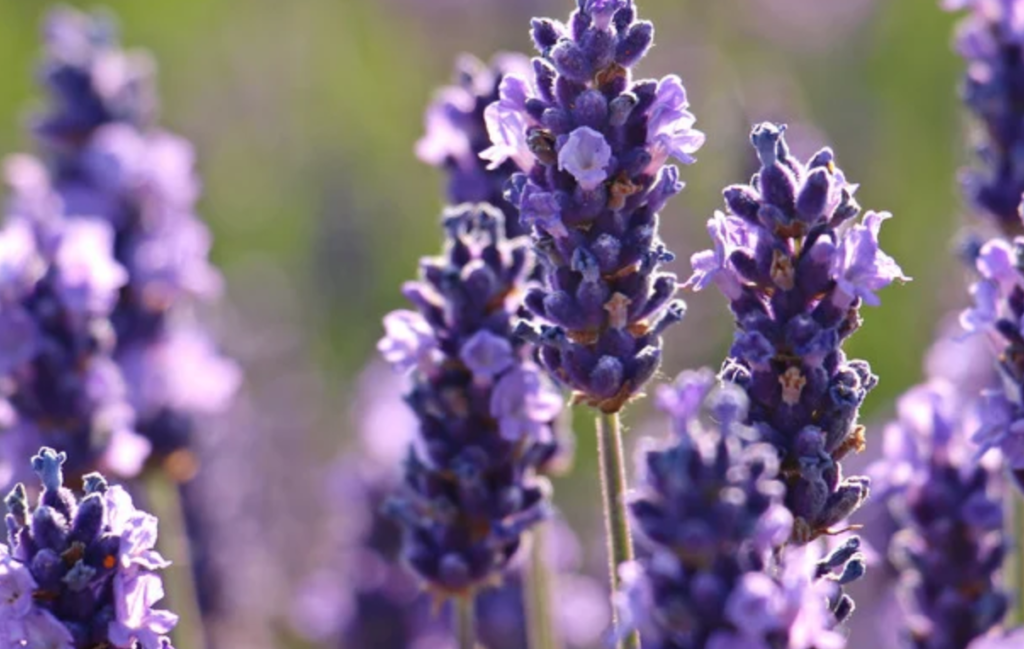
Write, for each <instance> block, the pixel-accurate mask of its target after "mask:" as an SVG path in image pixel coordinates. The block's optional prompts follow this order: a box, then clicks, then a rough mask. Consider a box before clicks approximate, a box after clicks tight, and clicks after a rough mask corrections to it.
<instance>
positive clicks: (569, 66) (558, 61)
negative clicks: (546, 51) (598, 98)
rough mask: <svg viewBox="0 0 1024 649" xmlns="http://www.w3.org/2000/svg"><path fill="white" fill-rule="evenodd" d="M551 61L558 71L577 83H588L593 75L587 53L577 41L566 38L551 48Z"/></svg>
mask: <svg viewBox="0 0 1024 649" xmlns="http://www.w3.org/2000/svg"><path fill="white" fill-rule="evenodd" d="M551 62H552V63H554V64H555V68H556V69H557V70H558V73H559V74H560V75H561V76H563V77H565V78H566V79H568V80H569V81H574V82H576V83H586V82H587V81H589V80H590V77H591V67H590V63H589V61H588V60H587V56H586V54H585V53H584V52H583V50H581V49H580V48H579V46H578V45H576V43H574V42H572V41H568V40H564V41H561V42H559V43H558V45H556V46H555V47H554V48H553V49H552V50H551Z"/></svg>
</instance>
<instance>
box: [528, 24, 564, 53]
mask: <svg viewBox="0 0 1024 649" xmlns="http://www.w3.org/2000/svg"><path fill="white" fill-rule="evenodd" d="M530 36H531V37H533V45H534V47H536V48H537V51H538V52H540V53H541V54H544V53H546V52H547V51H548V50H549V49H550V48H552V47H554V46H555V44H556V43H558V40H559V39H560V38H561V37H562V26H561V25H559V24H558V23H557V22H555V21H554V20H551V19H549V18H534V19H533V20H531V21H530Z"/></svg>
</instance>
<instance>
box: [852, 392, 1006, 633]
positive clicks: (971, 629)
mask: <svg viewBox="0 0 1024 649" xmlns="http://www.w3.org/2000/svg"><path fill="white" fill-rule="evenodd" d="M990 409H991V406H990V405H989V404H986V403H984V402H981V401H979V400H978V399H977V398H976V397H975V396H974V395H972V394H969V393H964V392H961V391H960V388H959V387H958V386H956V385H954V384H951V383H949V382H948V381H946V380H944V379H942V378H933V379H931V380H930V381H929V382H928V383H925V384H922V385H919V386H916V387H914V388H912V389H911V390H910V391H908V392H907V393H906V394H905V395H904V396H903V397H901V398H900V400H899V402H898V404H897V414H898V417H897V419H896V421H894V422H891V423H890V424H889V425H888V426H887V427H886V429H885V444H884V447H883V450H884V455H883V458H882V459H881V460H880V461H879V462H878V463H876V464H875V465H873V466H872V467H871V468H870V469H869V471H870V473H871V475H872V476H873V477H876V478H877V480H876V487H877V495H878V497H880V498H881V499H882V500H883V501H884V502H885V504H886V505H887V506H888V511H889V512H890V514H891V516H892V517H893V518H894V519H895V521H896V523H897V525H899V526H900V527H902V528H903V529H902V531H900V532H898V533H897V534H896V535H895V537H893V539H892V540H891V542H890V543H889V548H888V554H889V556H890V559H891V560H892V562H893V563H894V565H895V566H896V568H897V569H898V570H899V573H900V584H901V593H900V594H901V596H902V597H901V600H902V602H903V605H904V608H905V610H906V615H907V624H908V627H909V629H908V636H907V641H908V642H909V643H910V644H911V645H912V646H915V647H919V648H921V649H934V648H936V647H953V646H958V647H966V646H967V645H968V644H970V642H971V640H973V639H974V638H977V637H980V636H981V635H983V634H984V633H986V632H987V631H988V630H989V629H990V628H992V627H993V625H996V624H998V623H999V621H1000V619H1001V618H1002V617H1003V614H1004V613H1005V612H1006V610H1007V607H1008V605H1009V598H1008V595H1007V594H1006V593H1005V592H1004V591H1003V590H1002V589H1001V587H1000V585H999V579H998V577H997V575H996V573H997V571H998V570H999V569H1000V567H1001V565H1002V561H1003V557H1004V556H1005V553H1006V550H1007V545H1006V540H1005V538H1004V535H1003V531H1002V527H1003V515H1002V510H1003V502H1002V500H1003V495H1004V494H1003V490H1002V489H1001V488H1000V484H999V480H998V477H997V476H996V475H995V474H993V472H992V471H991V469H989V468H987V467H986V466H984V465H980V464H978V463H977V462H976V460H975V455H976V453H975V452H974V451H973V449H972V448H971V445H970V443H969V441H968V435H969V433H970V430H971V428H973V427H974V426H975V422H977V421H978V419H979V417H980V418H985V417H987V416H988V413H989V411H990ZM951 566H955V569H950V567H951Z"/></svg>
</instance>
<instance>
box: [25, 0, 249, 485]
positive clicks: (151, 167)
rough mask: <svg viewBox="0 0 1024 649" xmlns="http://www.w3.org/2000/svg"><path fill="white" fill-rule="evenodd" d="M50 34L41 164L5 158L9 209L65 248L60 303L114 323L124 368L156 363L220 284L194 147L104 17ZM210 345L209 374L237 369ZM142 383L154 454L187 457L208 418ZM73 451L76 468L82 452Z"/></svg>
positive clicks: (53, 22) (63, 22) (174, 368)
mask: <svg viewBox="0 0 1024 649" xmlns="http://www.w3.org/2000/svg"><path fill="white" fill-rule="evenodd" d="M44 36H45V38H46V52H45V57H44V62H43V74H42V83H43V86H44V87H45V89H46V91H47V92H48V94H49V96H50V99H51V102H50V106H49V108H48V109H47V110H46V112H45V113H44V114H42V115H40V116H38V118H37V119H36V123H35V133H36V135H37V136H38V137H37V139H38V144H39V149H40V151H41V161H40V162H35V161H32V159H31V158H25V157H22V158H16V159H15V160H13V161H12V162H11V163H9V165H8V175H9V182H10V183H11V184H12V185H13V186H14V187H15V188H16V190H17V192H16V195H15V197H14V200H12V202H11V206H10V208H9V212H10V213H11V214H12V216H15V217H18V218H26V219H30V220H31V221H32V222H33V223H34V226H35V227H36V229H37V230H39V234H37V237H38V238H39V240H40V242H41V245H42V247H43V248H44V249H48V248H49V246H51V245H53V246H55V247H57V252H56V253H55V259H56V262H55V263H56V265H57V266H59V267H60V268H61V271H62V277H63V280H62V281H63V286H62V288H61V290H62V291H63V292H64V295H63V297H64V299H65V301H66V302H67V303H68V304H69V305H70V306H71V307H75V306H78V307H79V308H80V309H89V310H91V312H92V314H93V315H95V314H96V312H98V311H99V312H102V315H104V316H109V319H110V324H111V325H112V328H113V333H115V334H116V336H115V338H116V346H115V348H114V349H113V355H114V357H115V358H116V359H117V360H118V361H119V362H121V363H126V364H130V363H136V364H137V363H138V362H139V361H140V359H142V358H156V357H159V356H160V355H161V353H160V351H159V348H160V347H163V346H164V345H166V342H167V340H169V339H174V338H175V337H176V336H178V333H177V332H178V329H179V328H181V327H182V326H185V325H182V324H181V323H183V322H187V321H188V318H187V317H185V318H183V317H181V315H182V313H183V312H187V311H189V310H191V308H192V306H193V303H194V301H196V300H204V301H210V300H213V299H215V298H217V297H218V296H219V295H220V292H221V288H222V279H221V277H220V274H219V272H218V271H217V270H216V269H215V268H214V267H213V266H212V265H211V263H210V261H209V252H210V246H211V237H210V233H209V231H208V229H207V228H206V226H205V225H204V224H203V222H202V221H201V220H200V219H199V217H198V216H197V215H196V214H195V202H196V200H197V199H198V197H199V193H200V192H199V181H198V179H197V178H196V175H195V170H194V166H195V155H194V151H193V149H192V146H191V145H190V144H189V143H188V142H187V141H185V140H183V139H182V138H180V137H178V136H176V135H173V134H171V133H169V132H167V131H164V130H162V129H160V128H159V127H157V126H156V125H155V123H154V122H155V116H156V105H157V101H156V93H155V91H154V65H153V63H152V61H151V60H150V59H149V58H148V56H147V55H145V54H140V53H128V52H125V51H124V50H122V49H121V47H120V45H119V43H118V38H117V31H116V29H114V26H113V25H112V24H111V23H110V22H109V21H108V20H107V19H106V18H104V17H101V16H93V15H89V14H84V13H79V12H78V11H76V10H73V9H59V10H56V11H54V12H52V13H51V14H50V16H49V17H48V18H47V21H46V24H45V26H44ZM115 244H116V245H115ZM111 251H112V253H113V254H112V258H111ZM187 326H193V325H187ZM147 348H153V349H152V353H150V352H149V351H148V350H147ZM207 351H208V355H209V356H210V357H211V358H212V359H215V362H214V361H211V366H212V365H213V364H220V365H221V366H226V365H228V364H229V361H227V360H226V359H224V358H221V357H220V356H219V354H218V352H217V351H216V350H215V349H214V348H213V347H212V345H211V346H210V347H209V349H208V350H207ZM193 370H194V367H190V366H189V364H187V363H163V364H160V365H159V367H153V368H149V369H148V370H147V374H148V375H150V376H151V377H153V376H155V375H156V374H157V373H159V372H185V375H183V376H177V377H172V376H164V377H162V379H155V380H159V381H161V382H164V383H181V382H185V381H189V380H191V379H192V374H191V372H192V371H193ZM126 371H127V368H126ZM219 376H220V377H222V378H225V380H226V382H225V383H224V384H223V385H221V386H218V387H217V388H216V392H217V394H224V393H225V392H231V391H233V389H234V387H235V386H236V385H237V383H238V381H237V371H226V372H221V373H220V374H219ZM151 382H152V381H150V382H149V383H151ZM137 386H138V384H136V383H134V382H131V383H129V384H128V390H129V392H130V398H131V400H132V402H133V403H136V404H137V403H140V402H142V401H149V402H150V404H149V405H150V406H151V407H147V408H146V410H145V411H144V412H139V413H138V415H139V417H138V422H137V424H136V430H137V432H139V433H140V434H142V435H143V436H144V437H145V438H146V439H147V440H148V441H149V442H150V446H151V449H152V454H153V455H154V456H155V459H156V460H158V461H159V460H162V459H165V458H167V457H169V456H170V454H172V453H174V452H175V451H177V450H187V448H188V446H189V444H190V437H191V433H192V430H193V428H194V426H193V419H194V417H195V416H197V415H199V414H202V411H201V410H199V411H197V410H192V409H190V408H189V405H188V404H184V403H182V402H179V403H177V404H171V403H170V402H165V403H161V404H153V403H151V402H152V399H153V397H154V393H153V392H152V391H151V392H150V394H149V395H147V396H146V397H143V396H141V395H139V394H135V390H136V389H137ZM227 401H228V399H226V398H225V399H221V400H220V404H219V408H223V407H225V406H226V404H227ZM68 450H70V451H72V452H71V453H70V455H71V457H72V458H74V460H75V461H78V459H79V458H80V457H84V456H83V454H81V453H78V452H75V451H73V450H72V449H68ZM168 466H170V465H168ZM179 477H183V476H179Z"/></svg>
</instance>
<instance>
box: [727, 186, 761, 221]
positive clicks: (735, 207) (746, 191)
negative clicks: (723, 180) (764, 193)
mask: <svg viewBox="0 0 1024 649" xmlns="http://www.w3.org/2000/svg"><path fill="white" fill-rule="evenodd" d="M722 195H723V196H724V197H725V204H726V205H727V206H728V208H729V211H730V212H732V213H733V214H735V215H736V216H738V217H740V218H742V219H744V220H746V221H749V222H750V223H753V224H754V225H757V224H759V221H758V210H759V208H760V198H761V197H760V196H758V195H757V193H756V192H755V191H754V189H753V188H752V187H750V186H749V185H731V186H729V187H726V188H725V191H723V192H722Z"/></svg>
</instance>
